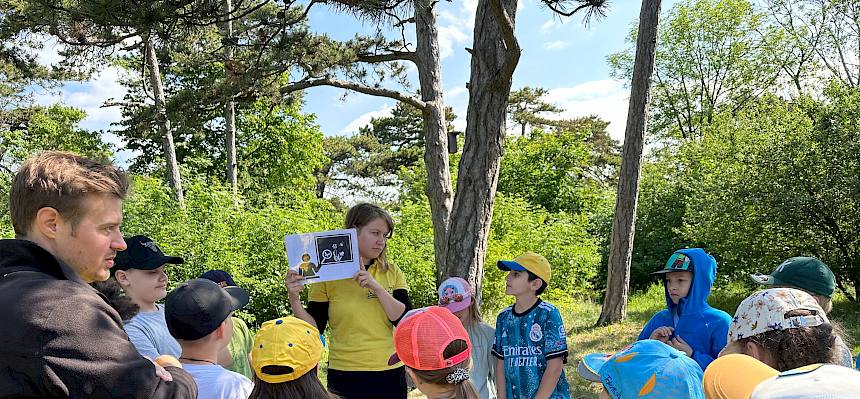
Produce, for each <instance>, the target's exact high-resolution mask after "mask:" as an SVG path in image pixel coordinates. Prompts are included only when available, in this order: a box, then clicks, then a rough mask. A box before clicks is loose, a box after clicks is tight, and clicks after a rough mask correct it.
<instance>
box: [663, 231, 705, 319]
mask: <svg viewBox="0 0 860 399" xmlns="http://www.w3.org/2000/svg"><path fill="white" fill-rule="evenodd" d="M675 253H682V254H684V255H686V256H687V257H688V258H690V261H691V262H692V263H693V282H692V283H691V284H690V292H688V293H687V296H686V297H684V298H681V300H679V301H678V304H677V305H675V304H674V303H673V302H672V298H670V297H669V290H667V289H666V284H665V283H664V284H663V294H664V295H665V297H666V308H667V309H669V311H670V312H675V308H676V307H677V308H678V314H679V315H690V314H693V313H698V312H701V311H702V310H705V309H707V308H710V305H708V296H709V295H711V287H712V286H713V285H714V279H716V278H717V261H716V260H714V257H713V256H711V255H708V253H707V252H705V250H703V249H701V248H687V249H679V250H677V251H675Z"/></svg>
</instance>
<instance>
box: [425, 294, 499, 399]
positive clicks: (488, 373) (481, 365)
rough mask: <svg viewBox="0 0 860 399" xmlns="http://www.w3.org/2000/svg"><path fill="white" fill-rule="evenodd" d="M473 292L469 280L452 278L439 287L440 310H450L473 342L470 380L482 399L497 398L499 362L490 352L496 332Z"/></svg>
mask: <svg viewBox="0 0 860 399" xmlns="http://www.w3.org/2000/svg"><path fill="white" fill-rule="evenodd" d="M473 294H474V291H473V290H472V287H471V286H470V285H469V283H468V282H466V280H463V279H462V278H460V277H451V278H449V279H447V280H445V281H443V282H442V284H439V306H443V307H446V308H448V310H450V311H451V313H454V315H455V316H457V317H458V318H459V319H460V321H461V322H462V323H463V327H464V328H465V329H466V332H468V333H469V340H470V341H472V372H471V377H470V380H471V381H472V384H473V385H474V386H475V390H476V391H477V392H478V395H480V397H481V398H482V399H494V398H495V397H496V383H495V365H496V358H495V357H494V356H493V354H492V352H491V349H492V348H493V341H494V339H495V334H496V330H495V329H494V328H493V327H490V326H489V325H488V324H487V323H484V322H483V320H482V319H481V310H480V308H479V307H478V302H477V301H474V300H473Z"/></svg>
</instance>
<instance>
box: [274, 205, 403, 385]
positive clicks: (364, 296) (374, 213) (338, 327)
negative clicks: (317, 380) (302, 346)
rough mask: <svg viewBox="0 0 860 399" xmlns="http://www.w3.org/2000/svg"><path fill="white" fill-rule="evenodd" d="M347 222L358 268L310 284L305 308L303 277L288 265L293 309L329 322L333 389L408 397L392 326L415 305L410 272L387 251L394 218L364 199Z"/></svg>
mask: <svg viewBox="0 0 860 399" xmlns="http://www.w3.org/2000/svg"><path fill="white" fill-rule="evenodd" d="M344 228H347V229H350V228H355V229H357V231H358V253H359V256H360V260H361V263H360V265H361V266H360V270H359V271H358V272H357V273H355V275H354V276H353V278H352V279H346V280H336V281H326V282H319V283H313V284H310V286H311V287H310V293H309V294H308V307H307V309H305V308H304V307H303V306H302V301H301V298H300V296H299V294H300V293H301V292H302V289H303V288H304V285H305V282H306V281H305V278H304V277H303V276H301V275H300V274H299V273H297V272H295V271H294V270H290V271H289V272H288V274H287V278H286V286H287V290H288V291H289V300H290V306H291V307H292V309H293V315H295V316H296V317H298V318H300V319H302V320H305V321H307V322H308V323H310V324H312V325H314V326H316V327H317V329H318V330H319V331H320V332H323V331H325V328H326V325H330V326H331V334H330V338H329V340H330V341H331V342H330V347H329V364H328V389H329V391H331V392H332V393H334V394H337V395H340V396H341V397H343V398H344V399H365V398H367V399H371V398H373V399H380V398H381V399H389V398H390V399H405V398H406V374H405V370H404V368H403V364H402V363H399V362H398V363H395V364H393V365H389V364H388V363H389V362H388V359H389V357H390V356H391V354H392V353H394V338H393V331H394V326H395V325H397V323H398V322H399V321H400V319H401V318H402V317H403V315H404V314H406V312H408V311H409V310H410V309H411V308H412V305H411V303H410V300H409V291H408V286H407V285H406V277H405V275H404V274H403V271H401V270H400V268H398V267H397V266H396V265H394V264H392V263H389V262H388V259H387V258H386V254H385V244H386V241H387V240H388V239H389V238H391V235H392V233H393V232H394V220H393V219H392V218H391V215H389V214H388V212H386V211H385V210H384V209H382V208H380V207H379V206H376V205H373V204H368V203H362V204H358V205H355V206H353V207H352V208H350V210H349V211H348V212H347V213H346V221H345V223H344ZM308 282H309V283H310V282H311V281H308ZM371 387H372V388H371Z"/></svg>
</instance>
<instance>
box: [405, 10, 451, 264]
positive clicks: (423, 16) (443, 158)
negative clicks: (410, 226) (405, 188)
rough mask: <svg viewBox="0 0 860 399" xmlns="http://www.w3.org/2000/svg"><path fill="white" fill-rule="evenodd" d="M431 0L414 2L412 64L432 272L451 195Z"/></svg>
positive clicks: (442, 257)
mask: <svg viewBox="0 0 860 399" xmlns="http://www.w3.org/2000/svg"><path fill="white" fill-rule="evenodd" d="M435 4H436V1H435V0H417V1H415V37H416V40H417V43H416V48H415V52H416V58H417V60H416V65H417V67H418V80H419V81H420V84H421V100H423V101H424V104H425V106H424V108H423V109H422V114H423V119H424V139H425V142H426V146H425V151H424V163H425V164H426V165H427V189H426V195H427V198H428V200H429V202H430V215H431V219H432V221H433V247H434V251H435V257H436V270H437V271H438V270H442V269H443V268H444V267H445V264H446V263H445V262H446V253H447V249H448V247H447V245H448V242H447V239H448V223H449V218H450V216H451V203H452V200H453V196H454V192H453V189H452V188H451V172H450V164H449V160H448V126H447V121H446V119H445V102H444V98H443V97H442V72H441V68H440V65H441V59H440V58H439V32H438V31H437V29H436V15H435Z"/></svg>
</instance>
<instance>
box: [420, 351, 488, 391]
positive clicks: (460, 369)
mask: <svg viewBox="0 0 860 399" xmlns="http://www.w3.org/2000/svg"><path fill="white" fill-rule="evenodd" d="M467 348H468V344H467V343H466V341H464V340H462V339H456V340H454V341H451V343H450V344H448V346H447V347H446V348H445V351H444V352H443V354H442V356H443V357H445V358H446V359H448V358H451V357H454V356H455V355H457V354H459V353H462V352H463V351H464V350H466V349H467ZM470 368H471V360H470V359H469V358H467V359H466V360H464V361H462V362H460V363H457V364H455V365H453V366H451V367H447V368H444V369H441V370H416V369H413V368H410V369H409V370H410V371H412V373H413V374H414V375H415V377H417V378H419V379H421V381H423V382H426V383H428V384H434V385H452V386H453V391H452V396H449V398H451V399H480V396H478V392H477V391H476V390H475V385H473V384H472V381H471V380H469V369H470Z"/></svg>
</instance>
